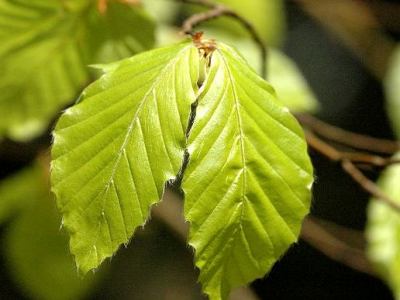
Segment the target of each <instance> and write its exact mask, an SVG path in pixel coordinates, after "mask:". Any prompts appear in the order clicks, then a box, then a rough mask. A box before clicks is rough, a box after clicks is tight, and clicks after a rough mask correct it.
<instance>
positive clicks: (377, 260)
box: [366, 153, 400, 299]
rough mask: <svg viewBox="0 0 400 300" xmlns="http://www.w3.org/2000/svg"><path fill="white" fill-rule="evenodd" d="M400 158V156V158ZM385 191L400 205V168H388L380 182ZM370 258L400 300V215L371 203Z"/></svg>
mask: <svg viewBox="0 0 400 300" xmlns="http://www.w3.org/2000/svg"><path fill="white" fill-rule="evenodd" d="M397 157H398V158H400V153H399V154H397ZM378 184H379V186H380V187H381V188H382V189H383V191H384V192H385V193H386V194H387V195H389V196H391V198H392V199H394V200H396V201H397V202H398V203H400V188H399V185H400V165H393V166H390V167H388V168H387V169H386V170H385V171H384V172H383V174H382V176H381V178H380V179H379V181H378ZM366 232H367V238H368V249H367V250H368V256H369V258H370V259H371V261H372V262H373V263H374V264H375V266H376V268H377V271H378V272H379V273H380V275H381V276H382V278H383V279H384V280H385V281H386V282H387V283H388V284H389V286H390V287H391V288H392V290H393V293H394V295H395V298H396V299H400V214H399V213H398V212H397V211H394V210H393V209H392V208H390V207H388V206H387V205H385V204H384V203H381V202H380V201H377V200H375V199H371V202H370V204H369V208H368V225H367V231H366Z"/></svg>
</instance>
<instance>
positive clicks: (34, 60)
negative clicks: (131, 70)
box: [0, 0, 154, 140]
mask: <svg viewBox="0 0 400 300" xmlns="http://www.w3.org/2000/svg"><path fill="white" fill-rule="evenodd" d="M124 25H125V27H124ZM135 28H140V30H135ZM153 29H154V25H153V23H152V22H151V21H150V19H149V18H148V17H145V16H144V15H143V12H142V11H140V10H139V9H138V8H131V7H126V6H125V5H122V4H118V3H114V4H112V5H110V6H109V9H108V11H107V12H106V14H105V15H100V14H99V13H98V12H97V10H96V5H95V1H91V0H84V1H82V0H79V1H78V0H66V1H48V0H20V1H11V0H2V1H0V38H1V40H2V43H1V45H0V68H1V72H0V114H1V116H2V118H1V119H0V137H2V136H9V137H11V138H13V139H16V140H26V139H30V138H32V137H35V136H37V135H38V134H40V133H41V132H43V131H44V130H45V129H46V128H47V126H48V125H49V123H50V121H51V120H52V119H53V118H54V117H55V115H56V114H57V113H58V112H59V111H60V110H61V109H62V108H63V107H65V106H66V105H67V104H68V103H70V102H71V101H72V99H73V98H74V97H75V96H76V95H77V94H78V92H79V90H80V89H81V88H82V87H83V86H84V85H85V84H86V83H87V82H88V81H89V80H90V74H89V72H88V69H87V67H86V66H87V65H88V64H93V63H99V62H105V61H107V60H116V59H119V58H122V57H126V56H130V55H132V54H133V53H136V52H138V51H142V50H144V49H146V48H149V47H151V46H152V44H153V41H154V36H153V34H152V31H153Z"/></svg>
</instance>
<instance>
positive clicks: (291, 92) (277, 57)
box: [163, 30, 319, 113]
mask: <svg viewBox="0 0 400 300" xmlns="http://www.w3.org/2000/svg"><path fill="white" fill-rule="evenodd" d="M163 34H164V37H165V36H166V34H167V32H165V31H164V32H163ZM207 34H208V35H209V36H212V37H213V38H215V39H216V40H217V41H224V42H226V43H229V44H231V45H235V48H236V49H237V50H238V51H239V53H241V54H242V55H243V57H245V58H246V60H247V62H248V63H249V65H251V66H252V67H253V68H254V70H256V71H257V72H258V73H259V72H260V71H261V68H260V66H261V56H260V49H259V48H258V47H257V45H256V44H255V43H254V41H252V40H250V39H244V38H242V39H240V38H233V37H232V36H229V35H227V34H226V33H225V32H222V31H218V30H212V31H210V30H208V31H207ZM170 40H173V37H171V38H170ZM267 51H268V53H267V58H266V59H267V72H266V73H267V80H268V82H269V83H270V84H271V85H272V86H273V87H274V89H275V91H276V93H277V96H278V98H279V100H281V101H282V103H283V105H285V106H286V107H287V108H289V109H290V111H291V112H296V113H301V112H315V111H317V110H318V108H319V103H318V100H317V99H316V97H315V95H314V92H313V91H312V89H311V87H310V86H309V84H308V82H307V80H306V78H305V77H304V76H303V74H302V73H301V71H300V69H299V68H298V66H297V65H296V63H295V62H294V61H293V60H292V59H291V58H290V57H288V56H287V55H286V54H285V53H284V52H282V51H281V50H279V49H277V48H273V47H269V48H268V50H267Z"/></svg>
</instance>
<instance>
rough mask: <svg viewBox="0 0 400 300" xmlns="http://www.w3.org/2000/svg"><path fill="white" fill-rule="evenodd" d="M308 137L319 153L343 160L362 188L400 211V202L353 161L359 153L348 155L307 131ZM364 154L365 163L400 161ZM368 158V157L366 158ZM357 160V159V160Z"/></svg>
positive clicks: (333, 159)
mask: <svg viewBox="0 0 400 300" xmlns="http://www.w3.org/2000/svg"><path fill="white" fill-rule="evenodd" d="M306 139H307V144H308V145H309V146H310V148H312V149H314V150H315V151H317V152H318V153H320V154H322V155H323V156H325V157H326V158H328V159H330V160H332V161H335V162H341V165H342V168H343V170H344V171H345V172H346V173H348V174H349V175H350V176H351V177H352V178H353V180H354V181H355V182H356V183H358V184H359V185H360V187H361V188H363V189H364V190H365V191H366V192H368V193H370V194H371V195H372V196H374V198H375V199H376V200H379V201H382V202H383V203H385V204H386V205H388V206H390V207H391V208H393V209H394V210H396V211H397V212H399V213H400V204H399V203H397V202H396V201H395V200H394V199H392V198H391V197H389V196H388V195H386V194H385V193H384V192H383V191H382V190H381V189H380V188H379V187H378V186H377V185H376V184H375V183H374V182H373V181H371V180H369V179H368V178H367V177H366V176H365V175H364V174H363V173H362V172H361V170H360V169H359V168H357V167H356V166H355V165H354V163H353V162H352V159H353V160H354V158H355V157H356V158H357V157H358V156H360V155H359V154H353V155H350V156H349V155H348V154H347V153H346V152H340V151H339V150H337V149H336V148H334V147H333V146H331V145H329V144H328V143H326V142H325V141H323V140H322V139H320V138H319V137H317V136H316V135H314V134H313V133H311V132H309V131H306ZM362 155H364V156H360V157H361V158H363V159H364V161H362V162H363V163H366V162H370V163H376V162H380V161H383V162H386V163H387V164H388V163H398V162H399V161H397V160H392V161H390V159H386V160H385V159H384V158H381V157H379V159H378V160H376V157H375V156H368V155H367V154H362ZM365 158H368V159H365ZM356 161H357V160H356Z"/></svg>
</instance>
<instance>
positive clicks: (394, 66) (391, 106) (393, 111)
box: [383, 45, 400, 138]
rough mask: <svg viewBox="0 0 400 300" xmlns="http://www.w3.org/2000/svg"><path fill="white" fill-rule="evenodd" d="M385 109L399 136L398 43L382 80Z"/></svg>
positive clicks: (399, 68)
mask: <svg viewBox="0 0 400 300" xmlns="http://www.w3.org/2000/svg"><path fill="white" fill-rule="evenodd" d="M383 86H384V90H385V94H386V101H387V102H386V111H387V113H388V116H389V118H390V121H391V122H392V127H393V130H394V132H395V133H396V135H397V137H398V138H400V90H399V86H400V45H399V46H397V48H396V49H395V50H394V52H393V54H392V58H391V61H390V64H389V67H388V70H387V73H386V76H385V78H384V81H383Z"/></svg>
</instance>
